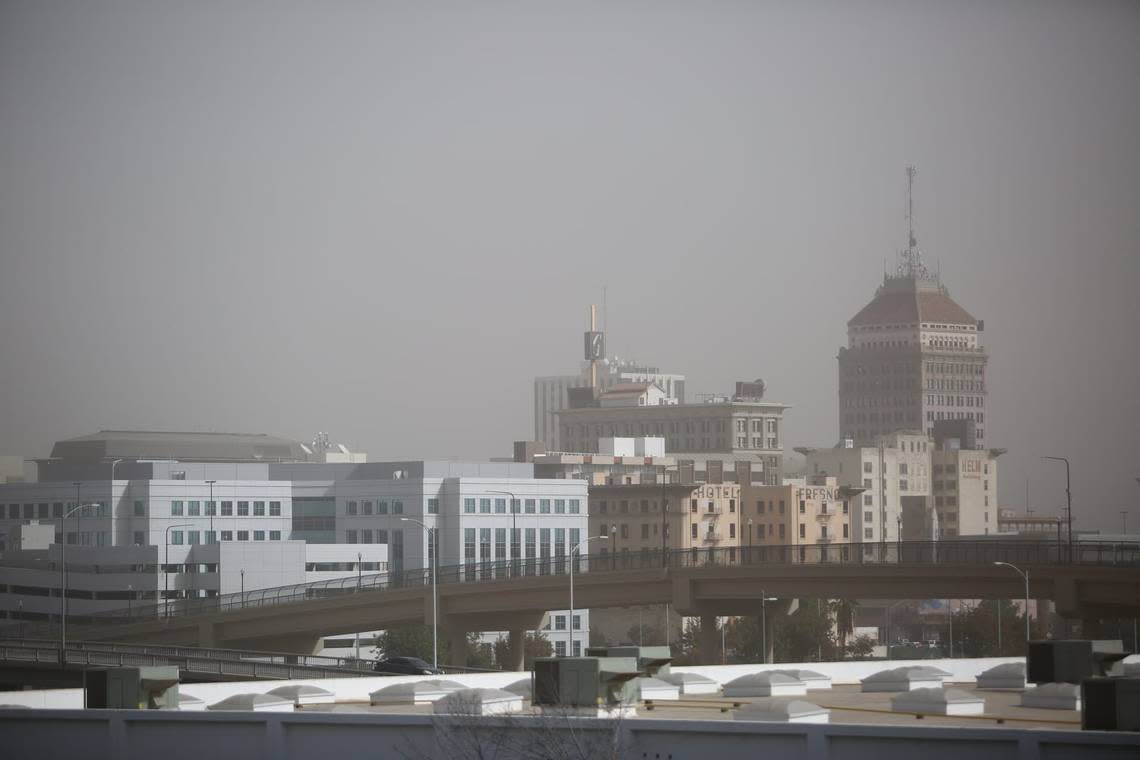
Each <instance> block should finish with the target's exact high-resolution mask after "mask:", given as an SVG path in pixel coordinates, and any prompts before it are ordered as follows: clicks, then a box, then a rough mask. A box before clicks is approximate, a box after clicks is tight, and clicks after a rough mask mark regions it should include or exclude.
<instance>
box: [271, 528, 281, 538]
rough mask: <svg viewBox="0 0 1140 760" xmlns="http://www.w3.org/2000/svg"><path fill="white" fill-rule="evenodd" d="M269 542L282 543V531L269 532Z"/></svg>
mask: <svg viewBox="0 0 1140 760" xmlns="http://www.w3.org/2000/svg"><path fill="white" fill-rule="evenodd" d="M269 540H270V541H280V540H281V531H279V530H271V531H269Z"/></svg>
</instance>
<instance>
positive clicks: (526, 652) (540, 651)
mask: <svg viewBox="0 0 1140 760" xmlns="http://www.w3.org/2000/svg"><path fill="white" fill-rule="evenodd" d="M552 654H554V648H553V647H551V646H550V640H549V639H548V638H546V637H545V636H543V635H542V634H541V633H533V632H530V631H528V632H527V634H526V640H525V642H524V643H523V669H524V670H530V669H531V668H533V667H534V658H536V657H550V656H551V655H552ZM494 655H495V666H496V667H498V668H500V669H503V670H505V669H507V668H509V667H514V660H513V658H512V657H511V641H510V639H508V638H506V637H505V636H500V637H499V640H498V641H496V642H495V646H494Z"/></svg>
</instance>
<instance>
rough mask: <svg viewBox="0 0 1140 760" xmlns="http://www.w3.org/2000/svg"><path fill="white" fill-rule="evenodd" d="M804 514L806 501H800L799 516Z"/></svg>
mask: <svg viewBox="0 0 1140 760" xmlns="http://www.w3.org/2000/svg"><path fill="white" fill-rule="evenodd" d="M806 512H807V501H805V500H804V499H800V514H801V515H802V514H805V513H806Z"/></svg>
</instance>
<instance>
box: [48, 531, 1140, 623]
mask: <svg viewBox="0 0 1140 760" xmlns="http://www.w3.org/2000/svg"><path fill="white" fill-rule="evenodd" d="M994 562H1009V563H1011V564H1014V565H1018V566H1022V565H1024V566H1027V567H1032V566H1041V565H1058V564H1081V565H1137V564H1140V543H1102V542H1078V543H1075V544H1073V545H1072V546H1071V547H1070V546H1069V545H1068V544H1065V543H1057V542H1054V541H1023V540H1008V541H1003V540H984V541H968V540H967V541H893V542H881V543H850V544H835V543H816V544H792V545H773V546H768V545H762V546H757V545H753V546H739V547H737V546H730V547H713V548H699V547H693V548H690V549H672V550H667V551H662V550H660V549H657V550H643V551H639V552H628V553H627V552H621V553H609V554H588V555H583V556H576V557H575V559H574V572H575V573H580V574H586V573H591V572H612V571H627V570H650V569H662V568H693V567H727V566H734V565H895V566H907V565H937V564H947V565H990V564H993V563H994ZM436 572H437V582H438V584H440V585H444V584H451V583H482V582H490V581H502V580H509V579H511V578H516V577H525V576H542V575H563V574H566V573H568V572H570V559H569V557H567V556H565V555H564V554H556V555H554V556H540V557H535V556H519V557H515V558H510V559H496V560H483V561H478V562H468V563H464V564H461V565H447V566H444V567H439V568H437V570H436ZM430 584H431V570H430V569H429V568H417V569H411V570H403V569H395V570H389V571H388V572H385V573H376V574H370V575H359V576H356V577H347V578H337V579H333V580H325V581H316V582H313V583H302V584H295V585H290V586H280V587H276V588H267V589H258V590H254V591H246V592H242V593H236V594H225V595H221V596H215V597H206V598H194V599H172V600H167V601H164V602H159V603H157V604H153V605H133V606H131V607H129V608H119V609H115V610H109V611H106V612H99V613H93V614H88V615H84V616H78V615H76V616H71V615H69V616H68V620H69V622H72V624H84V623H90V624H115V623H134V622H139V621H142V620H148V619H158V618H164V617H176V616H184V615H197V614H207V613H218V612H231V611H234V610H241V609H249V608H258V607H272V606H277V605H280V604H289V603H292V602H298V601H305V600H312V599H320V598H333V597H338V596H343V595H348V594H355V593H361V592H365V591H377V590H395V589H405V588H417V587H424V586H428V585H430ZM50 630H51V626H50V625H49V626H39V627H37V628H36V629H35V630H34V631H33V630H29V631H28V633H27V635H30V636H37V635H40V636H50V635H51V634H50Z"/></svg>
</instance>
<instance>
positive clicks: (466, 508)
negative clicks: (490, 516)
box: [463, 499, 475, 515]
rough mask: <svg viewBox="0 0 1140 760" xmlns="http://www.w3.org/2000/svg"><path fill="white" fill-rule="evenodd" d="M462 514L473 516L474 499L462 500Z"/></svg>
mask: <svg viewBox="0 0 1140 760" xmlns="http://www.w3.org/2000/svg"><path fill="white" fill-rule="evenodd" d="M463 512H464V513H465V514H468V515H473V514H475V500H474V499H464V500H463Z"/></svg>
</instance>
